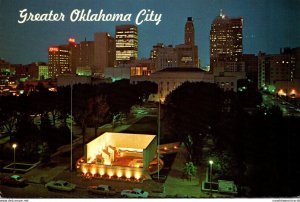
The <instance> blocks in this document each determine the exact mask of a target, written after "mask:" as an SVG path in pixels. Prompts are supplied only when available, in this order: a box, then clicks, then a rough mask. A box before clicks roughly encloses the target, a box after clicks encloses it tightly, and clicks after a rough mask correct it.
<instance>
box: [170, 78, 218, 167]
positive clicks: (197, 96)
mask: <svg viewBox="0 0 300 202" xmlns="http://www.w3.org/2000/svg"><path fill="white" fill-rule="evenodd" d="M222 106H223V92H222V90H221V89H220V88H218V87H217V86H216V85H215V84H211V83H204V82H194V83H190V82H185V83H183V84H182V85H181V86H179V87H178V88H177V89H175V90H174V91H172V92H171V93H170V94H169V95H168V96H167V98H166V102H165V107H164V108H165V110H164V111H165V112H164V114H165V116H164V118H165V119H166V123H167V124H168V128H169V131H170V132H171V133H172V134H174V135H175V136H176V137H178V139H179V140H180V141H182V142H183V143H184V144H185V146H186V148H187V152H188V161H192V162H194V163H199V162H200V158H201V154H202V147H203V144H204V139H205V137H206V136H207V134H211V133H212V132H213V131H214V129H215V126H216V124H217V122H218V119H219V117H220V113H221V112H222Z"/></svg>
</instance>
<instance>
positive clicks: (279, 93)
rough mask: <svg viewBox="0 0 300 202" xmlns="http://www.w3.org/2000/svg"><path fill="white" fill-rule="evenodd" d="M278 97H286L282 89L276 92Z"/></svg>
mask: <svg viewBox="0 0 300 202" xmlns="http://www.w3.org/2000/svg"><path fill="white" fill-rule="evenodd" d="M278 95H280V96H282V95H283V96H286V93H285V92H284V91H283V89H280V90H279V91H278Z"/></svg>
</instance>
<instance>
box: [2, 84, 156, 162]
mask: <svg viewBox="0 0 300 202" xmlns="http://www.w3.org/2000/svg"><path fill="white" fill-rule="evenodd" d="M141 88H143V89H142V90H141ZM72 89H73V91H72V95H73V96H72V98H73V99H72V100H73V102H72V104H73V108H72V111H73V119H74V121H75V123H76V124H78V125H79V126H80V127H81V130H82V136H83V142H82V143H83V144H84V143H85V142H86V139H85V136H86V128H87V127H93V128H94V129H95V136H97V129H98V127H99V126H101V125H103V124H104V123H108V122H111V120H112V119H113V116H114V115H115V114H117V113H120V112H123V113H128V112H129V111H130V108H131V106H133V105H135V104H141V103H142V99H143V98H144V97H148V96H149V95H150V94H151V93H156V92H157V85H156V84H154V83H149V82H141V83H138V84H136V85H132V84H130V83H129V80H121V81H117V82H114V83H111V84H107V83H103V84H99V85H87V84H78V85H74V86H73V88H72ZM70 114H71V87H70V86H67V87H58V89H57V92H51V91H48V89H45V88H43V86H38V87H37V90H36V91H34V92H31V93H30V94H29V95H20V96H19V97H16V96H3V97H0V127H1V129H3V130H4V131H6V132H7V134H8V135H9V136H10V139H11V142H18V145H19V146H18V147H19V148H22V150H23V152H22V155H23V157H24V158H26V159H32V160H37V159H38V158H40V157H41V156H42V157H43V158H44V159H47V158H49V155H50V154H51V153H53V152H55V151H56V149H57V148H58V147H59V146H61V145H64V144H68V142H69V137H70V129H69V127H68V126H69V125H68V123H67V122H68V120H70ZM36 120H40V123H37V121H36ZM45 153H48V154H49V155H48V156H47V155H45Z"/></svg>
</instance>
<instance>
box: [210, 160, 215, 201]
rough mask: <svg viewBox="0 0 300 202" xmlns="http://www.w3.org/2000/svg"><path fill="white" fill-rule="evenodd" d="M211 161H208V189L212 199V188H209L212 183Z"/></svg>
mask: <svg viewBox="0 0 300 202" xmlns="http://www.w3.org/2000/svg"><path fill="white" fill-rule="evenodd" d="M213 163H214V162H213V161H212V160H209V168H210V170H209V171H210V172H209V188H210V197H212V187H211V183H212V179H211V178H212V165H213Z"/></svg>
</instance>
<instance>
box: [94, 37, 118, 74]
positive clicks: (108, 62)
mask: <svg viewBox="0 0 300 202" xmlns="http://www.w3.org/2000/svg"><path fill="white" fill-rule="evenodd" d="M94 39H95V44H94V47H95V52H94V54H95V55H94V61H95V63H94V64H95V67H94V70H93V72H94V74H103V73H104V68H105V67H115V65H116V64H115V61H116V51H115V39H114V38H113V37H112V36H110V34H109V33H107V32H96V33H95V34H94Z"/></svg>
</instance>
